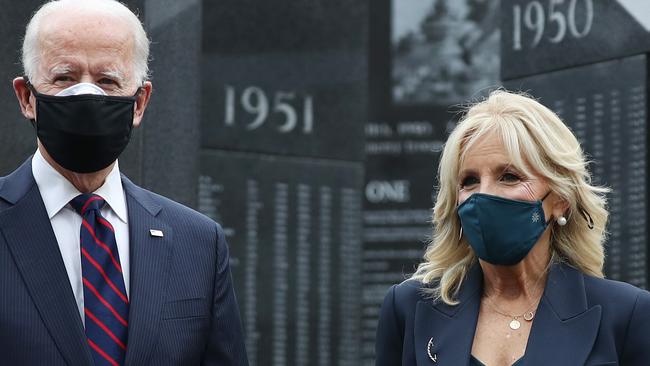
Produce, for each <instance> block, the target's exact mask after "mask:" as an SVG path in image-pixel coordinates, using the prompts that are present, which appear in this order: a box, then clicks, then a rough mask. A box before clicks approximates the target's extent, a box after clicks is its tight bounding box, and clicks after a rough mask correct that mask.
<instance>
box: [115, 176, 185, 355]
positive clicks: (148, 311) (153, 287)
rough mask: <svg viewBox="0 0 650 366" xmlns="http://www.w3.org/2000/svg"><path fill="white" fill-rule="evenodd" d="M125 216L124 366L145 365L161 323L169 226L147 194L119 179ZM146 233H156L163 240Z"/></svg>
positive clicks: (167, 263) (167, 265)
mask: <svg viewBox="0 0 650 366" xmlns="http://www.w3.org/2000/svg"><path fill="white" fill-rule="evenodd" d="M122 183H123V186H124V190H125V192H126V201H127V207H128V214H129V242H130V248H131V273H130V279H131V290H130V307H129V338H128V344H127V353H126V360H125V365H145V364H147V360H148V358H149V356H150V354H151V352H152V351H153V347H154V345H155V344H156V343H157V340H158V335H159V330H160V326H161V321H162V306H163V303H164V300H165V293H166V290H167V284H168V278H169V272H170V271H169V266H170V263H171V257H172V252H173V247H172V244H171V243H172V235H173V232H172V230H171V228H170V227H169V226H167V225H166V224H164V223H163V222H162V221H161V220H160V219H159V218H157V217H156V216H157V215H158V214H159V213H160V211H161V210H162V208H161V206H160V205H159V204H157V203H155V202H154V201H153V200H152V199H151V195H150V193H148V192H146V191H144V190H142V189H141V188H139V187H137V186H135V185H134V184H133V183H131V181H129V180H128V179H127V178H125V177H123V178H122ZM150 230H159V231H161V232H162V233H163V237H160V236H154V235H152V234H151V232H150Z"/></svg>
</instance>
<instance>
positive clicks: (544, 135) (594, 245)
mask: <svg viewBox="0 0 650 366" xmlns="http://www.w3.org/2000/svg"><path fill="white" fill-rule="evenodd" d="M439 182H440V187H439V192H438V196H437V201H436V204H435V207H434V215H433V223H434V233H433V240H432V242H431V244H430V245H429V247H428V249H427V251H426V253H425V256H424V261H423V262H422V263H421V264H420V265H419V267H418V269H417V271H416V273H415V274H414V275H413V276H412V278H411V279H409V280H407V281H405V282H403V283H401V284H399V285H396V286H393V287H392V288H391V289H390V290H389V292H388V294H387V295H386V298H385V300H384V304H383V306H382V310H381V315H380V320H379V326H378V330H377V345H376V353H377V361H376V364H377V365H378V366H379V365H381V366H383V365H390V366H395V365H434V364H438V365H454V366H457V365H458V366H466V365H472V366H479V365H485V366H502V365H508V366H510V365H517V366H519V365H527V366H530V365H553V366H561V365H567V366H576V365H585V364H586V365H626V366H634V365H650V293H648V292H647V291H644V290H641V289H638V288H636V287H633V286H631V285H628V284H625V283H621V282H616V281H611V280H606V279H604V278H603V272H602V268H603V262H604V251H603V241H604V235H605V224H606V222H607V211H606V209H605V198H604V193H606V191H607V190H606V189H604V188H600V187H595V186H593V185H591V183H590V182H591V179H590V175H589V172H588V171H587V167H586V162H585V158H584V155H583V153H582V149H581V148H580V145H579V143H578V141H577V140H576V138H575V137H574V136H573V134H572V133H571V131H570V130H569V129H568V128H567V127H566V126H565V125H564V124H563V123H562V121H561V120H560V119H559V118H558V117H557V116H556V115H555V114H554V113H553V112H552V111H550V110H549V109H548V108H546V107H544V106H543V105H541V104H540V103H538V102H537V101H535V100H533V99H531V98H529V97H527V96H524V95H519V94H513V93H509V92H506V91H503V90H499V91H495V92H493V93H492V94H491V95H490V96H489V97H488V98H487V99H486V100H484V101H482V102H480V103H477V104H475V105H474V106H473V107H471V108H470V109H469V111H468V112H467V114H466V115H465V116H464V118H463V119H462V120H461V122H460V123H459V124H458V126H457V127H456V129H455V130H454V131H453V132H452V134H451V135H450V137H449V139H448V141H447V143H446V145H445V149H444V151H443V155H442V159H441V162H440V166H439Z"/></svg>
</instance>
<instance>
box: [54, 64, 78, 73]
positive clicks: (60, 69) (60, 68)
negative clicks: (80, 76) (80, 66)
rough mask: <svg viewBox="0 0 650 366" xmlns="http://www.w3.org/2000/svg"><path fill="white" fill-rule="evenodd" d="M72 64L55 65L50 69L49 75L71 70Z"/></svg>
mask: <svg viewBox="0 0 650 366" xmlns="http://www.w3.org/2000/svg"><path fill="white" fill-rule="evenodd" d="M72 70H73V69H72V66H70V65H56V66H53V67H52V68H51V69H50V75H63V74H68V73H70V72H72Z"/></svg>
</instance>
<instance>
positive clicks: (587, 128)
mask: <svg viewBox="0 0 650 366" xmlns="http://www.w3.org/2000/svg"><path fill="white" fill-rule="evenodd" d="M647 67H648V64H647V56H646V55H639V56H633V57H628V58H623V59H619V60H615V61H609V62H602V63H598V64H593V65H589V66H583V67H578V68H572V69H566V70H561V71H556V72H550V73H545V74H541V75H535V76H530V77H527V78H522V79H516V80H510V81H508V82H507V83H506V87H507V88H509V89H513V90H524V91H528V92H530V93H531V94H532V95H534V96H535V97H538V98H540V102H542V103H543V104H544V105H546V106H548V107H549V108H551V109H553V110H554V111H555V112H556V113H558V115H559V116H560V117H561V118H562V120H563V121H565V123H567V124H568V125H569V127H570V128H571V129H572V131H573V132H574V134H575V135H576V137H577V138H578V140H579V141H580V143H581V144H582V147H583V149H584V150H585V151H586V153H587V156H588V158H589V160H590V161H592V163H591V164H590V170H591V172H592V174H593V176H594V183H595V184H596V185H604V186H607V187H610V188H611V189H612V191H611V192H610V193H609V194H608V210H609V213H610V217H609V223H608V226H607V231H608V233H609V235H608V238H607V244H606V252H607V258H606V264H605V273H606V275H607V277H609V278H612V279H616V280H621V281H625V282H629V283H631V284H633V285H636V286H639V287H642V288H647V286H648V270H647V266H648V249H647V243H648V232H647V224H648V216H647V214H648V201H647V200H648V195H647V187H648V178H647V167H646V161H647V158H648V156H647V149H648V146H647V132H648V130H647V108H648V104H647ZM573 219H575V220H581V221H582V218H581V217H580V216H579V215H574V218H573ZM585 225H586V223H585Z"/></svg>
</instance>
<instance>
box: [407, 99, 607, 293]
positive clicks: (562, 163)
mask: <svg viewBox="0 0 650 366" xmlns="http://www.w3.org/2000/svg"><path fill="white" fill-rule="evenodd" d="M488 134H489V135H490V136H497V137H498V138H500V139H501V142H502V143H503V146H504V148H505V150H506V153H507V155H508V157H509V159H510V162H509V163H510V164H512V166H513V167H514V168H515V169H517V170H519V171H521V172H522V173H524V174H526V175H529V176H530V175H531V174H532V173H533V172H534V173H535V174H536V175H538V176H542V177H544V178H545V179H546V181H547V182H548V185H549V188H550V190H551V191H553V192H555V194H556V195H558V196H559V197H561V198H562V199H564V200H565V201H566V202H567V203H568V206H569V209H568V211H567V215H565V217H566V219H567V224H566V225H565V226H562V227H557V226H556V225H557V224H556V223H555V222H553V223H552V224H551V225H553V226H552V229H551V230H552V232H551V243H550V247H551V251H552V260H553V261H563V262H565V263H568V264H569V265H571V266H573V267H575V268H577V269H578V270H580V271H582V272H583V273H585V274H588V275H592V276H597V277H603V264H604V260H605V254H604V248H603V243H604V240H605V225H606V223H607V216H608V213H607V210H606V208H605V205H606V199H605V193H607V192H608V191H609V190H608V189H607V188H604V187H597V186H594V185H592V184H591V176H590V174H589V171H588V170H587V161H586V159H585V156H584V154H583V151H582V149H581V147H580V144H579V143H578V140H577V139H576V138H575V136H574V135H573V133H572V132H571V131H570V130H569V128H567V126H566V125H565V124H564V123H563V122H562V121H561V120H560V118H559V117H558V116H557V115H556V114H555V113H553V112H552V111H551V110H549V109H548V108H546V107H544V106H543V105H542V104H540V103H539V102H537V101H536V100H534V99H532V98H531V97H529V96H527V95H525V94H517V93H512V92H508V91H505V90H496V91H493V92H492V93H490V95H489V97H488V98H486V99H485V100H483V101H481V102H478V103H476V104H474V105H473V106H471V108H469V109H468V110H467V112H466V113H465V115H464V116H463V118H461V121H460V122H459V123H458V125H457V126H456V128H455V129H454V130H453V132H452V133H451V135H450V136H449V139H448V140H447V142H446V143H445V147H444V150H443V152H442V157H441V160H440V164H439V166H438V177H439V187H438V195H437V199H436V203H435V206H434V209H433V236H432V240H431V242H430V243H429V245H428V248H427V250H426V252H425V254H424V261H423V262H422V263H421V264H420V265H419V266H418V268H417V270H416V272H415V274H413V276H412V277H411V278H412V279H416V280H419V281H420V282H422V283H424V284H428V285H430V286H426V289H425V292H427V293H428V294H429V295H430V296H431V297H432V298H433V299H434V301H438V300H442V301H444V302H445V303H447V304H449V305H455V304H457V303H458V301H457V300H456V299H455V297H456V296H457V294H458V290H459V289H460V287H461V285H462V283H463V280H464V278H465V276H466V274H467V272H468V270H469V268H470V267H471V266H472V265H473V264H474V262H475V261H476V255H475V254H474V251H473V250H472V249H471V247H470V246H469V244H468V243H467V241H466V240H465V238H464V237H462V234H461V232H460V231H461V230H460V229H461V225H460V219H459V218H458V215H457V213H456V208H457V202H458V193H459V173H460V166H461V164H462V161H463V158H464V156H465V153H466V152H467V151H468V149H469V147H470V146H472V145H473V144H474V143H475V142H476V141H478V140H479V139H480V138H481V137H484V136H486V135H488Z"/></svg>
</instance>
